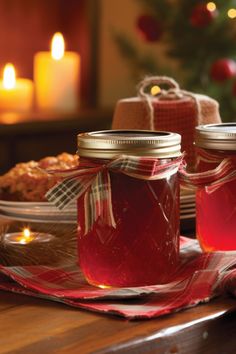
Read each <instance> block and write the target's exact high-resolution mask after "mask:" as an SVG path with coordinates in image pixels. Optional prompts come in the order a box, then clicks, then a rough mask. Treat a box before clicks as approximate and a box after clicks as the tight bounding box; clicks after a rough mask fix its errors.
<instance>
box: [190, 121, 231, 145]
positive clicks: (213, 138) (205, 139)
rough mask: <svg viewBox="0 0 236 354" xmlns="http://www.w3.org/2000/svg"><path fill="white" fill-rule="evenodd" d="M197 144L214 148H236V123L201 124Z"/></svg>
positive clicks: (196, 136)
mask: <svg viewBox="0 0 236 354" xmlns="http://www.w3.org/2000/svg"><path fill="white" fill-rule="evenodd" d="M195 132H196V134H195V144H196V146H198V147H202V148H205V149H213V150H231V151H232V150H236V123H221V124H206V125H199V126H198V127H196V130H195Z"/></svg>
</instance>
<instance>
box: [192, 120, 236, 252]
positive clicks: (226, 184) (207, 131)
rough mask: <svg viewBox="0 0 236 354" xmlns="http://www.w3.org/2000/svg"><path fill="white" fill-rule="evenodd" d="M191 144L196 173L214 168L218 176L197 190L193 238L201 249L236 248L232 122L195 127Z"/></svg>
mask: <svg viewBox="0 0 236 354" xmlns="http://www.w3.org/2000/svg"><path fill="white" fill-rule="evenodd" d="M195 143H196V148H197V156H198V158H197V170H198V172H206V171H208V176H211V175H212V176H214V175H216V171H217V175H219V178H220V182H219V183H217V179H216V180H214V185H215V187H214V188H212V187H211V188H207V186H204V185H203V186H202V187H198V189H197V193H196V232H197V238H198V240H199V242H200V245H201V247H202V249H203V250H204V251H208V252H210V251H217V250H236V178H235V177H234V170H236V164H235V161H236V124H235V123H222V124H209V125H202V126H198V127H197V128H196V141H195ZM223 161H224V162H223ZM223 163H224V167H223ZM220 164H221V165H220ZM228 165H230V168H228V167H227V166H228ZM226 170H229V171H228V172H227V173H225V172H224V171H226ZM212 171H213V172H212Z"/></svg>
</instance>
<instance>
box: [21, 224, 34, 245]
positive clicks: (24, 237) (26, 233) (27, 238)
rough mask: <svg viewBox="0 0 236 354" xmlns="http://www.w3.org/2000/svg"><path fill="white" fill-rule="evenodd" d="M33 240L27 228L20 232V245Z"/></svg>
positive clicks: (32, 235)
mask: <svg viewBox="0 0 236 354" xmlns="http://www.w3.org/2000/svg"><path fill="white" fill-rule="evenodd" d="M33 239H34V234H32V233H31V231H30V229H29V228H28V227H26V228H24V229H23V231H22V235H21V236H20V240H19V241H20V243H21V244H26V243H29V242H31V241H32V240H33Z"/></svg>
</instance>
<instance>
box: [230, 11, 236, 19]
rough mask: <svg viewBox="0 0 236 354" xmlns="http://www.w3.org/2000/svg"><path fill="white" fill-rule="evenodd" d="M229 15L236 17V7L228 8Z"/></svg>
mask: <svg viewBox="0 0 236 354" xmlns="http://www.w3.org/2000/svg"><path fill="white" fill-rule="evenodd" d="M228 17H229V18H235V17H236V9H229V10H228Z"/></svg>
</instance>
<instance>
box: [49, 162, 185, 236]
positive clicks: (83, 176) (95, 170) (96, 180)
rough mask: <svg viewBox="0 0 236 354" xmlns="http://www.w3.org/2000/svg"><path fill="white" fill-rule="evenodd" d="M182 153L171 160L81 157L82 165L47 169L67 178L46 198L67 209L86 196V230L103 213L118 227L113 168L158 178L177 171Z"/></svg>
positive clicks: (141, 176) (137, 176)
mask: <svg viewBox="0 0 236 354" xmlns="http://www.w3.org/2000/svg"><path fill="white" fill-rule="evenodd" d="M181 162H182V156H180V157H178V158H175V159H174V160H172V161H170V159H166V160H164V159H157V158H153V157H138V156H126V155H120V156H118V157H116V158H114V159H113V160H109V161H104V160H103V161H101V162H100V163H98V162H96V163H95V162H92V161H88V160H85V159H81V162H80V165H79V166H78V167H76V168H74V169H71V170H65V171H55V170H54V171H47V172H48V173H52V174H56V175H57V176H59V177H62V179H63V181H62V182H59V183H58V184H57V185H55V186H54V187H53V188H51V189H50V190H49V191H48V192H47V194H46V198H47V199H48V201H49V202H51V203H53V204H54V205H55V206H57V207H58V208H59V209H61V210H63V209H64V208H66V207H67V205H69V204H70V203H71V202H72V201H74V200H75V199H77V198H79V197H80V196H82V195H84V207H85V233H86V232H88V230H89V229H90V228H91V227H92V225H93V223H94V222H95V221H96V220H97V218H98V217H99V216H101V217H102V218H103V220H105V222H106V223H107V225H109V226H112V227H114V228H115V227H116V222H115V219H114V216H113V211H112V191H111V180H110V173H109V171H113V172H119V173H123V174H125V175H128V176H131V177H134V178H138V179H142V180H149V181H150V180H157V179H162V178H166V177H170V176H171V175H173V174H175V173H176V172H177V171H178V169H179V166H180V164H181Z"/></svg>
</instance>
